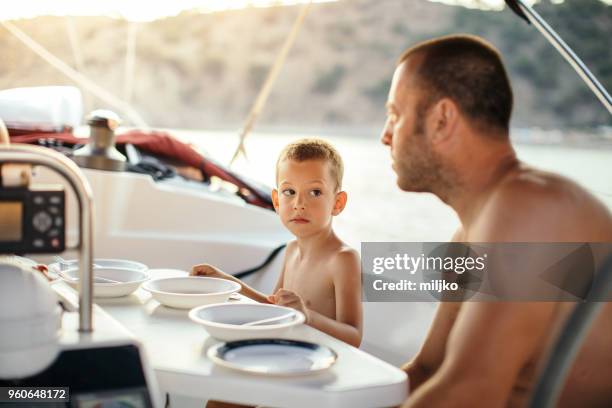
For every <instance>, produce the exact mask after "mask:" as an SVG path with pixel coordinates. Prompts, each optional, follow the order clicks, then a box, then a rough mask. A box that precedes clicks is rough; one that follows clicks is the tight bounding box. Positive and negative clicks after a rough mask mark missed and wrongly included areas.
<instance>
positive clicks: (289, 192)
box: [281, 188, 295, 197]
mask: <svg viewBox="0 0 612 408" xmlns="http://www.w3.org/2000/svg"><path fill="white" fill-rule="evenodd" d="M281 193H282V194H283V195H284V196H287V197H289V196H292V195H294V194H295V191H294V190H293V189H292V188H286V189H284V190H283V191H281Z"/></svg>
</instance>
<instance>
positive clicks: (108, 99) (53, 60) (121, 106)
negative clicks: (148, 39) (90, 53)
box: [0, 20, 149, 129]
mask: <svg viewBox="0 0 612 408" xmlns="http://www.w3.org/2000/svg"><path fill="white" fill-rule="evenodd" d="M0 24H2V26H4V28H6V29H7V30H8V31H9V32H10V33H11V34H13V35H14V36H15V37H16V38H17V39H18V40H20V41H21V42H22V43H23V44H24V45H25V46H27V47H28V48H30V49H31V50H32V51H33V52H34V53H36V54H37V55H38V56H39V57H41V58H42V59H43V60H45V61H46V62H47V63H49V64H50V65H51V66H53V67H54V68H55V69H57V70H58V71H60V72H61V73H63V74H64V75H66V76H67V77H68V78H70V79H72V80H73V81H74V82H75V83H77V84H78V85H79V86H81V87H83V88H84V89H86V90H88V91H89V92H91V93H92V94H93V95H95V96H96V97H97V98H99V99H100V100H102V101H103V102H105V103H107V104H109V105H110V106H111V107H113V108H115V109H118V110H119V111H121V112H123V113H124V114H125V115H126V116H127V117H128V118H129V120H130V121H131V122H132V123H133V124H134V125H136V126H138V127H142V128H145V129H148V128H149V127H148V126H147V124H146V123H145V121H144V119H143V118H142V117H141V116H140V114H138V112H136V110H135V109H134V108H132V106H130V105H129V104H128V103H126V102H125V101H123V100H121V99H119V98H117V97H115V96H114V95H113V94H112V93H110V92H109V91H107V90H106V89H104V88H102V87H101V86H99V85H97V84H96V83H95V82H93V81H92V80H90V79H89V78H87V77H86V76H85V75H83V74H81V73H80V72H77V71H75V70H74V69H73V68H72V67H70V66H69V65H67V64H66V63H65V62H64V61H62V60H61V59H59V58H58V57H56V56H55V55H53V54H51V53H50V52H49V51H47V50H46V49H45V48H44V47H43V46H41V45H40V44H38V43H37V42H36V41H34V40H33V39H32V38H31V37H29V36H28V35H27V34H26V33H24V32H23V31H21V30H20V29H19V28H17V27H16V26H15V25H13V24H12V23H10V22H8V21H5V20H0Z"/></svg>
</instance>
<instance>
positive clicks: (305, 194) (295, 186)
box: [272, 160, 341, 238]
mask: <svg viewBox="0 0 612 408" xmlns="http://www.w3.org/2000/svg"><path fill="white" fill-rule="evenodd" d="M338 194H341V193H337V192H336V182H335V180H334V179H333V177H332V175H331V169H330V164H329V163H327V162H325V161H322V160H306V161H303V162H297V161H293V160H284V161H282V162H281V163H279V165H278V190H275V191H274V192H273V194H272V199H273V201H274V206H275V207H276V211H277V212H278V214H279V215H280V218H281V221H282V223H283V224H284V225H285V227H287V229H288V230H289V231H291V232H292V233H293V234H294V235H295V236H296V237H301V238H303V237H307V236H310V235H312V234H316V233H318V232H321V231H322V230H324V229H326V228H329V227H331V222H332V216H333V215H336V213H337V211H334V207H335V204H336V199H337V196H338Z"/></svg>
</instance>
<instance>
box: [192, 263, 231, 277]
mask: <svg viewBox="0 0 612 408" xmlns="http://www.w3.org/2000/svg"><path fill="white" fill-rule="evenodd" d="M189 275H192V276H207V277H209V278H221V279H230V280H231V276H230V275H228V274H227V273H225V272H223V271H220V270H219V269H217V268H215V267H214V266H212V265H209V264H200V265H195V266H193V267H192V268H191V273H190V274H189Z"/></svg>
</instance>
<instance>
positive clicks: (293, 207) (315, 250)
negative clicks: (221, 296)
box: [191, 139, 362, 347]
mask: <svg viewBox="0 0 612 408" xmlns="http://www.w3.org/2000/svg"><path fill="white" fill-rule="evenodd" d="M343 172H344V168H343V164H342V158H341V157H340V155H339V154H338V152H337V151H336V149H334V147H333V146H331V145H330V144H329V143H327V142H325V141H323V140H320V139H302V140H299V141H297V142H295V143H291V144H290V145H288V146H287V147H285V148H284V149H283V151H282V152H281V154H280V156H279V158H278V161H277V163H276V185H277V188H276V189H274V190H273V191H272V201H273V203H274V208H275V209H276V212H277V213H278V214H279V216H280V218H281V221H282V223H283V225H285V227H287V229H288V230H289V231H291V233H292V234H293V235H295V237H296V239H295V240H294V241H291V242H289V243H288V244H287V249H286V251H285V259H284V262H283V269H282V271H281V274H280V277H279V280H278V283H277V284H276V288H275V289H274V294H273V295H270V296H266V295H264V294H262V293H260V292H258V291H256V290H255V289H253V288H250V287H249V286H247V285H245V284H244V283H243V282H240V281H239V280H238V279H236V278H234V277H233V276H231V275H229V274H226V273H225V272H222V271H220V270H219V269H217V268H215V267H214V266H211V265H206V264H203V265H196V266H194V267H193V268H192V271H191V274H192V275H202V276H212V277H220V278H225V279H230V280H235V281H238V282H239V283H240V284H241V285H242V290H241V293H242V294H243V295H245V296H248V297H250V298H252V299H254V300H256V301H258V302H264V303H274V304H277V305H281V306H288V307H291V308H294V309H296V310H299V311H301V312H302V313H304V315H305V316H306V324H308V325H310V326H312V327H315V328H317V329H319V330H321V331H323V332H325V333H327V334H329V335H331V336H334V337H336V338H338V339H340V340H343V341H345V342H347V343H349V344H351V345H353V346H355V347H359V344H360V343H361V335H362V308H361V269H360V268H361V266H360V260H359V254H358V253H357V251H355V250H354V249H351V248H350V247H348V246H347V245H346V244H345V243H344V242H342V241H341V240H340V239H339V238H338V237H337V236H336V234H335V233H334V231H333V229H332V218H333V217H334V216H336V215H338V214H340V213H341V212H342V210H343V209H344V206H345V205H346V199H347V195H346V192H344V191H341V187H342V176H343Z"/></svg>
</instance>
